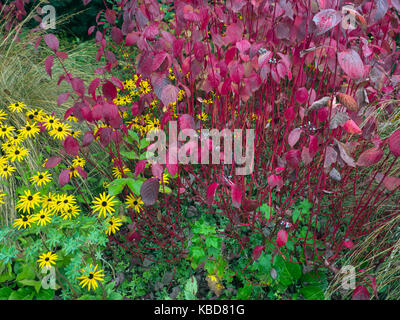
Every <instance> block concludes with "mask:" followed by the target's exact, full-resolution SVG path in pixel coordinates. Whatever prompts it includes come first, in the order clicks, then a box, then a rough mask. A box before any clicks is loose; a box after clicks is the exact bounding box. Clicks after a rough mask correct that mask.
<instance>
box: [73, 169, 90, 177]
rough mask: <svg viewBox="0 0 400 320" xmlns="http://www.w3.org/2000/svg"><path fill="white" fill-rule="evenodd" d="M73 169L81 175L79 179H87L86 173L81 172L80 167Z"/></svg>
mask: <svg viewBox="0 0 400 320" xmlns="http://www.w3.org/2000/svg"><path fill="white" fill-rule="evenodd" d="M75 169H76V171H78V172H79V174H80V175H81V177H82V178H83V179H86V178H87V173H86V171H85V170H83V168H82V167H75Z"/></svg>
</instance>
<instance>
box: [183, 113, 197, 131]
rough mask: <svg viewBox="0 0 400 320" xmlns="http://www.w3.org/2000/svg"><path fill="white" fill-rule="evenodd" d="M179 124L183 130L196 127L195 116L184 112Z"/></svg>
mask: <svg viewBox="0 0 400 320" xmlns="http://www.w3.org/2000/svg"><path fill="white" fill-rule="evenodd" d="M179 126H180V129H181V130H185V129H194V128H195V125H194V120H193V117H192V116H191V115H189V114H183V115H181V116H180V117H179Z"/></svg>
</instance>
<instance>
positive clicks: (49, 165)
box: [44, 157, 61, 169]
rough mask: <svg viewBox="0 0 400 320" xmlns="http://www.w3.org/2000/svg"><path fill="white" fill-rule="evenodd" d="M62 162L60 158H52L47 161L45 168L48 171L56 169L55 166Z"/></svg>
mask: <svg viewBox="0 0 400 320" xmlns="http://www.w3.org/2000/svg"><path fill="white" fill-rule="evenodd" d="M60 161H61V158H60V157H51V158H49V159H47V161H46V164H45V165H44V167H45V168H46V169H51V168H54V167H55V166H57V165H58V164H59V163H60Z"/></svg>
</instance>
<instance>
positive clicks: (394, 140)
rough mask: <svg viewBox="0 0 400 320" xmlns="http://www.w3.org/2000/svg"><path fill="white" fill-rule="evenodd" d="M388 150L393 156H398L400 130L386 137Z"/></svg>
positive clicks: (399, 154) (399, 152)
mask: <svg viewBox="0 0 400 320" xmlns="http://www.w3.org/2000/svg"><path fill="white" fill-rule="evenodd" d="M388 144H389V150H390V152H392V153H393V155H394V156H395V157H398V156H400V130H397V131H395V132H393V133H392V135H391V136H390V137H389V139H388Z"/></svg>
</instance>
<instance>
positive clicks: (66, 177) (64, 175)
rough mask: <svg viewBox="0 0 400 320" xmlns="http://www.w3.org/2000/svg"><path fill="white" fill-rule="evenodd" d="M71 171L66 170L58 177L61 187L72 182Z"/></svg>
mask: <svg viewBox="0 0 400 320" xmlns="http://www.w3.org/2000/svg"><path fill="white" fill-rule="evenodd" d="M70 171H71V170H70V169H65V170H63V171H61V173H60V175H59V176H58V183H59V185H60V186H61V187H63V186H65V185H66V184H67V183H68V182H69V180H70V178H71V177H70V175H69V173H70Z"/></svg>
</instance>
